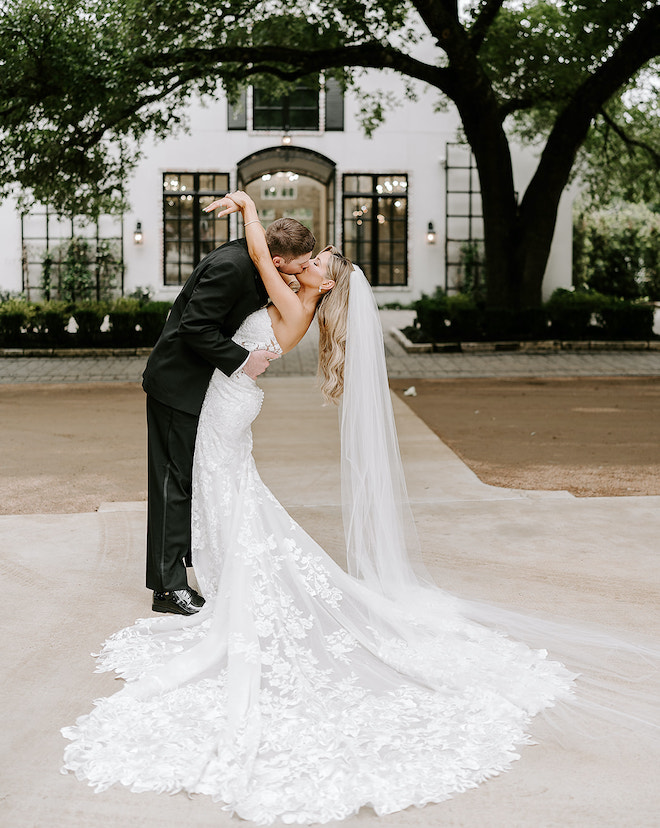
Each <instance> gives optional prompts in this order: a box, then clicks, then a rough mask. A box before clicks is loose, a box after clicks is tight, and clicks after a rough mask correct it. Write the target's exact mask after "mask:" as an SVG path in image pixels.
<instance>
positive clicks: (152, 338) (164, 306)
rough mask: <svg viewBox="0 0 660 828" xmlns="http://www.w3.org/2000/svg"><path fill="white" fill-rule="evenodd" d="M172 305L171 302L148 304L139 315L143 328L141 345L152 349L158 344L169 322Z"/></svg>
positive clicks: (140, 325)
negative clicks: (164, 327) (157, 341)
mask: <svg viewBox="0 0 660 828" xmlns="http://www.w3.org/2000/svg"><path fill="white" fill-rule="evenodd" d="M171 308H172V304H171V303H170V302H147V303H146V304H145V305H144V306H143V307H142V308H141V309H140V310H139V311H138V313H137V321H138V325H139V327H140V328H141V331H140V333H141V336H140V345H141V346H142V347H147V348H151V347H152V346H153V345H155V344H156V340H157V339H158V337H159V336H160V333H161V331H162V330H163V326H164V325H165V322H166V321H167V317H168V316H169V313H170V310H171Z"/></svg>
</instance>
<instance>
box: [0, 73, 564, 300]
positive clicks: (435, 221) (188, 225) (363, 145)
mask: <svg viewBox="0 0 660 828" xmlns="http://www.w3.org/2000/svg"><path fill="white" fill-rule="evenodd" d="M384 83H387V87H388V90H389V91H390V92H392V93H393V95H394V96H395V97H396V98H398V100H399V101H400V105H398V106H397V107H395V108H394V109H392V110H391V111H389V112H388V114H387V118H386V121H385V123H384V124H383V125H382V126H380V127H379V128H378V129H377V130H376V131H375V132H374V134H373V137H372V138H367V137H366V136H365V134H364V131H363V129H362V127H361V125H360V122H359V111H360V102H359V100H358V98H357V96H355V95H352V94H350V93H347V94H346V96H343V95H342V94H341V91H340V89H339V87H338V86H337V85H336V84H335V83H334V82H331V81H329V82H328V83H327V84H323V83H321V86H320V89H305V88H304V87H299V88H297V89H296V90H295V91H293V92H292V94H291V95H289V96H287V97H285V98H280V99H277V100H273V99H269V98H268V97H267V96H265V95H263V94H262V93H261V92H260V91H259V90H258V89H253V88H248V89H247V90H246V91H245V93H244V95H243V100H242V101H241V103H240V104H239V106H237V107H230V106H228V104H227V102H226V101H223V100H218V101H214V102H212V103H210V104H207V105H205V106H203V105H201V104H195V105H191V106H190V108H189V112H188V119H189V123H190V132H189V133H188V134H185V133H184V134H181V133H179V134H177V135H174V136H172V137H170V138H168V139H167V140H165V141H160V142H158V143H150V144H147V145H146V146H145V151H144V157H143V159H142V161H141V162H140V164H139V165H138V167H137V169H136V170H135V172H134V174H133V175H132V177H131V179H130V181H129V182H127V194H128V200H129V203H130V211H129V212H127V213H126V214H125V215H124V216H123V217H122V218H121V220H119V219H116V218H114V219H113V218H110V217H103V218H102V219H101V220H100V221H99V222H98V224H93V225H89V224H87V225H85V223H84V222H82V221H77V220H74V221H73V222H72V221H71V219H61V218H60V217H57V216H54V215H52V214H48V215H47V214H46V211H44V210H41V211H39V210H34V211H32V212H31V213H30V214H28V215H26V216H21V215H20V214H19V213H18V212H17V210H16V206H15V204H12V203H11V201H10V200H9V201H7V202H5V203H4V204H3V205H1V206H0V238H1V240H2V248H1V249H2V254H1V255H2V267H1V268H0V291H3V292H23V293H24V294H25V295H27V296H28V298H30V299H34V300H38V299H40V298H43V279H44V256H45V251H46V250H51V251H53V250H56V249H57V248H58V246H59V249H60V250H61V249H62V246H63V245H64V244H65V243H66V241H67V239H70V238H71V237H77V236H82V237H86V238H87V239H88V240H89V244H90V245H91V247H92V248H93V249H100V247H99V244H100V243H101V242H103V241H105V242H106V250H107V249H108V245H109V246H110V247H111V248H112V250H113V257H114V264H115V271H114V272H115V277H114V278H115V282H116V291H117V292H122V293H123V294H125V295H129V294H131V293H133V292H135V291H136V290H138V289H145V290H146V289H148V290H149V291H150V292H151V293H152V294H153V297H154V298H155V299H160V300H170V299H174V297H175V296H176V295H177V293H178V291H179V290H180V288H181V285H182V284H183V283H184V282H185V280H186V279H187V277H188V276H189V275H190V273H191V272H192V269H193V267H194V266H195V264H196V263H197V262H198V261H199V260H200V258H202V257H203V256H204V255H206V253H208V252H210V250H212V249H214V248H215V247H217V246H218V245H219V244H222V243H223V242H224V241H226V240H228V239H229V238H235V237H237V236H238V235H240V234H241V227H240V223H239V220H238V218H237V217H236V216H231V217H230V218H222V219H218V218H217V217H210V216H209V215H208V214H206V213H204V212H203V208H204V206H205V205H207V204H209V203H210V202H211V201H212V200H213V199H214V198H216V197H219V196H222V195H223V194H224V193H225V192H227V191H230V190H232V189H235V188H237V187H240V188H242V189H245V190H247V191H248V192H249V193H250V195H251V196H252V197H253V198H254V199H255V201H256V202H257V206H258V208H259V211H260V216H261V218H262V220H263V222H264V224H265V225H267V224H268V223H269V222H270V221H272V220H274V219H275V218H279V217H281V216H283V215H290V216H293V217H295V218H298V219H299V220H300V221H302V222H303V223H304V224H306V225H308V226H309V227H310V229H311V230H312V231H313V233H314V234H315V236H316V239H317V242H318V248H319V249H320V248H321V247H323V246H325V245H326V244H328V243H334V244H336V245H337V246H338V247H339V248H341V249H342V250H343V252H344V253H345V254H346V255H347V256H348V257H349V258H351V259H353V260H354V261H356V262H357V263H358V264H360V266H361V267H362V268H363V269H364V271H365V273H366V274H367V276H368V278H369V279H370V281H371V283H372V285H373V286H374V291H375V293H376V298H377V300H378V302H379V304H381V305H382V304H386V303H392V302H399V303H401V304H404V305H405V304H408V303H409V302H411V301H413V300H414V299H417V298H418V297H419V296H420V294H421V293H422V292H424V293H432V292H433V291H434V290H435V289H436V288H437V287H438V286H439V287H441V288H442V289H443V290H446V291H447V292H449V293H450V294H451V293H453V292H456V290H458V289H460V285H461V283H462V281H463V280H464V279H465V277H466V268H465V259H466V255H467V254H469V252H470V250H473V251H477V254H478V251H479V248H480V240H481V238H482V236H483V227H482V222H481V210H480V200H479V186H478V176H477V173H476V169H475V168H474V164H473V162H472V161H471V156H470V153H469V150H468V149H467V148H466V147H465V146H463V145H461V144H459V143H457V127H458V119H457V116H456V115H455V114H454V113H453V112H452V111H451V110H448V111H445V112H434V106H433V104H434V100H435V92H434V91H433V90H427V91H420V94H419V97H418V100H417V101H410V100H407V99H406V98H405V95H404V92H403V84H402V83H401V82H400V81H399V79H397V78H395V77H394V76H385V75H384V74H383V73H371V74H370V75H366V76H365V79H364V83H363V87H362V89H363V91H368V89H369V88H370V87H371V88H373V89H377V88H382V87H383V84H384ZM535 163H536V161H535V158H534V157H533V155H532V154H531V153H529V152H527V151H522V150H521V151H517V152H516V155H515V157H514V173H515V177H516V186H517V188H518V190H519V192H523V191H524V188H525V187H526V184H527V181H528V180H529V177H530V176H531V175H532V173H533V170H534V167H535ZM571 238H572V217H571V196H570V194H568V193H567V194H566V195H565V196H564V199H563V200H562V202H561V205H560V211H559V217H558V222H557V229H556V233H555V238H554V242H553V247H552V252H551V256H550V260H549V263H548V268H547V271H546V275H545V279H544V286H543V294H544V297H547V296H549V295H550V293H551V292H552V291H553V290H554V289H555V288H556V287H568V286H570V284H571ZM95 245H96V247H95ZM55 258H57V254H56V255H55ZM60 258H61V254H60ZM472 277H473V278H474V273H472ZM477 277H478V274H477ZM53 279H54V276H52V275H51V280H53ZM55 281H56V279H55ZM55 281H53V284H55Z"/></svg>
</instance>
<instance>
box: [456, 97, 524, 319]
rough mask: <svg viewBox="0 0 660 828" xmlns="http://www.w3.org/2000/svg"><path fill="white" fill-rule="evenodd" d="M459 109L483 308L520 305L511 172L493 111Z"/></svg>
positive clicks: (470, 105) (471, 102)
mask: <svg viewBox="0 0 660 828" xmlns="http://www.w3.org/2000/svg"><path fill="white" fill-rule="evenodd" d="M490 109H491V111H489V108H488V107H485V106H483V105H479V106H476V107H475V106H474V99H471V100H468V101H466V104H465V106H463V107H461V106H460V105H459V112H460V115H461V119H462V122H463V127H464V129H465V135H466V138H467V140H468V142H469V143H470V146H471V147H472V151H473V153H474V157H475V161H476V164H477V170H478V172H479V185H480V189H481V205H482V212H483V222H484V251H485V257H486V261H485V265H486V268H485V269H486V304H487V305H488V306H489V307H492V308H516V307H519V306H520V285H521V272H522V271H521V269H520V259H519V257H518V255H517V249H518V243H519V233H518V228H517V204H516V195H515V191H514V186H513V168H512V164H511V153H510V149H509V143H508V141H507V137H506V135H505V133H504V130H503V129H502V124H501V119H500V116H499V112H498V111H497V109H496V108H495V107H494V106H493V107H490Z"/></svg>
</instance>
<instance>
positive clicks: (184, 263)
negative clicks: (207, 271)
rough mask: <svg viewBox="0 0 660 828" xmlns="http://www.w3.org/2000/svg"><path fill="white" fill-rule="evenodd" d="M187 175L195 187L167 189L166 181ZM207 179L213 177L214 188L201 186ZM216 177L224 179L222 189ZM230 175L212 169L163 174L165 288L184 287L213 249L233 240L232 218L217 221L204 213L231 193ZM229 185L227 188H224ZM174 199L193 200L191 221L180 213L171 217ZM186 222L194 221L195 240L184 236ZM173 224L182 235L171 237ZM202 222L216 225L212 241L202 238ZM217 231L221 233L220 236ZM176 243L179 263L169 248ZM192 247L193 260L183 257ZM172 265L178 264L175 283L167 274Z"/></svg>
mask: <svg viewBox="0 0 660 828" xmlns="http://www.w3.org/2000/svg"><path fill="white" fill-rule="evenodd" d="M183 176H185V177H186V178H192V185H193V186H192V188H191V189H188V187H187V185H186V189H185V190H177V189H166V182H167V181H168V179H169V181H170V182H171V181H172V180H173V179H174V178H177V179H180V177H183ZM205 176H214V185H216V186H213V187H212V188H210V189H209V188H204V187H202V186H201V182H202V179H203V178H204V177H205ZM217 178H224V179H225V180H224V182H223V186H218V182H217V181H216V179H217ZM230 182H231V179H230V174H229V173H228V172H216V171H209V170H201V171H197V172H191V171H190V170H169V171H168V172H164V173H163V177H162V186H163V207H162V209H163V270H162V274H163V285H164V286H165V287H180V286H181V285H183V284H185V282H186V280H187V279H188V277H189V276H190V274H191V273H192V271H193V270H194V268H195V267H196V266H197V265H198V264H199V262H200V261H201V260H202V259H203V258H204V256H206V255H207V254H208V253H210V252H211V250H213V249H215V248H216V247H219V246H220V245H221V244H224V243H225V242H226V241H229V239H230V237H231V236H230V226H229V216H224V217H222V218H216V217H215V216H213V217H212V216H209V214H208V213H204V211H203V207H204V206H206V204H210V203H211V201H213V200H215V199H217V198H222V197H223V196H225V195H226V194H227V193H228V192H230V191H231V189H230ZM225 185H226V186H225ZM173 197H178V198H181V197H185V198H186V199H188V198H190V201H192V205H191V208H192V209H191V213H192V218H191V219H185V218H182V216H181V213H180V211H179V215H178V216H172V215H171V213H170V212H169V211H168V204H167V201H168V199H171V198H173ZM183 221H191V222H192V238H191V237H190V236H186V235H184V234H183V233H182V231H181V227H182V222H183ZM172 222H174V223H175V224H176V225H177V227H178V228H179V232H178V233H177V234H176V235H174V236H172V235H168V226H169V225H170V224H171V223H172ZM202 222H213V224H211V225H209V226H210V227H212V228H213V234H212V237H211V238H210V239H203V238H202ZM217 230H221V232H220V233H218V232H217ZM172 244H175V245H176V246H177V249H178V256H177V257H176V260H174V261H173V260H172V258H171V257H168V249H169V245H172ZM190 244H192V257H191V258H189V257H187V256H184V255H183V249H184V246H186V245H190ZM173 264H176V265H177V270H178V274H177V279H176V281H175V280H174V279H173V278H172V276H171V275H170V273H169V272H168V266H172V265H173Z"/></svg>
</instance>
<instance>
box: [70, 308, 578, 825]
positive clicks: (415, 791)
mask: <svg viewBox="0 0 660 828" xmlns="http://www.w3.org/2000/svg"><path fill="white" fill-rule="evenodd" d="M235 339H236V341H237V342H239V343H240V344H242V345H244V347H246V348H248V349H254V348H257V347H258V348H269V349H271V350H274V351H277V352H280V349H279V346H278V345H277V342H276V340H275V338H274V335H273V332H272V327H271V325H270V318H269V316H268V313H267V311H266V310H265V309H262V310H260V311H257V312H256V313H254V314H252V315H251V316H250V317H248V319H247V320H246V321H245V322H244V323H243V325H242V326H241V328H240V329H239V331H238V332H237V334H236V335H235ZM262 399H263V391H262V390H261V389H260V388H259V387H258V385H257V384H256V383H255V382H254V381H253V380H251V379H250V378H249V377H247V376H246V375H244V374H240V373H239V374H238V375H236V376H233V377H226V376H225V375H224V374H222V373H220V372H219V371H216V372H215V373H214V374H213V377H212V380H211V383H210V385H209V389H208V392H207V395H206V399H205V401H204V406H203V409H202V412H201V416H200V421H199V430H198V436H197V444H196V451H195V462H194V490H193V559H194V566H195V572H196V575H197V579H198V581H199V584H200V587H201V590H202V592H203V594H204V596H205V598H206V601H207V603H206V606H205V608H204V610H203V611H202V612H201V613H199V614H198V615H197V616H192V617H190V618H186V617H180V616H173V617H163V618H158V619H144V620H140V621H138V622H136V624H135V625H134V626H132V627H129V628H127V629H124V630H121V631H120V632H118V633H116V634H115V635H113V636H112V637H111V638H110V639H109V640H108V641H107V642H106V643H105V645H104V647H103V650H102V652H101V654H100V656H99V660H98V666H97V669H98V670H99V671H105V670H114V671H116V672H117V673H118V674H119V675H121V676H122V677H124V678H125V679H127V682H126V684H125V686H124V688H123V689H122V690H121V691H120V692H118V693H116V694H115V695H113V696H110V697H109V698H104V699H100V700H98V701H97V702H96V704H95V707H94V709H93V711H92V712H91V713H89V714H88V715H84V716H82V717H80V718H79V719H78V721H77V722H76V724H75V725H74V726H72V727H67V728H65V729H64V730H63V733H64V735H65V736H66V737H67V739H69V740H71V742H70V744H69V745H68V746H67V748H66V751H65V763H64V767H65V769H67V770H69V771H73V772H75V773H76V775H77V776H78V777H79V778H81V779H85V780H87V781H88V782H89V784H91V785H93V786H94V787H95V788H96V789H97V790H98V791H101V790H104V789H105V788H107V787H109V786H110V785H112V784H114V783H117V782H120V783H122V784H123V785H126V786H127V787H129V788H130V789H131V790H134V791H147V790H149V791H168V792H175V791H180V790H185V791H188V792H190V793H198V794H207V795H210V796H211V797H213V799H214V800H216V801H217V802H218V803H220V805H221V807H223V808H224V809H226V810H229V811H232V812H234V813H236V814H238V815H239V816H241V817H243V818H244V819H248V820H252V821H254V822H258V823H269V822H272V821H274V820H275V819H282V820H284V821H286V822H300V823H307V822H327V821H329V820H333V819H341V818H344V817H347V816H348V815H350V814H352V813H354V812H356V811H357V810H358V809H359V808H360V807H361V806H363V805H371V806H372V807H373V808H374V809H375V811H376V812H377V813H379V814H385V813H391V812H393V811H397V810H401V809H403V808H406V807H408V806H409V805H412V804H415V805H423V804H425V803H428V802H440V801H442V800H444V799H446V798H448V797H449V796H451V795H452V794H454V793H457V792H459V791H463V790H465V789H467V788H470V787H474V786H476V785H478V784H479V783H480V782H482V781H483V780H485V779H487V778H488V777H490V776H493V775H495V774H497V773H499V772H501V771H504V770H506V769H507V768H508V767H509V766H510V764H511V762H512V761H513V760H515V759H517V758H518V752H517V751H518V748H519V746H520V745H523V744H525V743H527V742H528V741H529V738H528V736H527V731H528V725H529V722H530V720H531V718H532V717H534V716H535V715H536V714H537V713H539V712H540V711H541V710H544V709H546V708H548V707H551V706H553V705H554V704H556V703H557V702H558V701H559V700H566V699H569V698H570V697H571V695H572V693H573V689H574V675H573V674H572V673H571V672H569V670H567V669H566V668H565V667H564V666H562V664H560V663H558V662H556V661H552V660H550V659H549V658H548V657H547V653H546V652H545V651H544V650H534V649H531V648H530V647H528V646H526V645H525V644H522V643H519V642H517V641H515V640H512V639H510V638H508V637H506V636H505V635H503V634H501V633H500V632H497V631H495V630H493V629H489V628H487V627H486V626H483V625H481V624H479V623H476V622H474V621H471V620H468V619H467V618H466V617H465V615H464V613H462V612H461V611H460V602H458V601H457V599H455V598H453V597H452V596H451V595H449V594H445V593H442V592H441V591H440V590H435V593H434V598H433V602H432V606H431V605H429V607H428V608H425V607H424V595H423V590H420V596H419V602H414V603H412V602H402V601H397V600H395V599H392V598H388V597H386V596H385V595H383V594H381V593H379V592H378V591H375V590H372V589H369V588H367V586H365V584H364V583H363V582H361V581H360V580H357V579H355V578H353V577H351V576H350V575H348V574H347V573H345V572H344V571H343V570H342V569H341V568H340V567H339V566H337V565H336V564H335V563H334V561H333V560H332V559H331V558H330V557H329V556H328V555H327V554H326V553H325V552H324V551H323V550H322V549H321V547H320V546H319V545H318V544H317V543H316V542H315V541H314V540H313V539H312V538H311V537H310V536H309V535H308V534H307V533H306V532H305V531H304V530H303V529H302V528H301V527H300V526H299V525H298V524H297V523H296V522H295V521H294V520H293V519H292V518H291V516H290V515H289V514H287V512H286V510H285V509H284V508H283V507H282V506H281V505H280V503H279V502H278V501H277V500H276V499H275V497H274V496H273V495H272V493H271V492H270V491H269V490H268V488H267V487H266V486H265V485H264V484H263V482H262V481H261V479H260V477H259V474H258V472H257V469H256V466H255V463H254V459H253V457H252V453H251V451H252V435H251V423H252V422H253V420H254V419H255V417H256V416H257V415H258V413H259V410H260V408H261V403H262Z"/></svg>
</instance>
